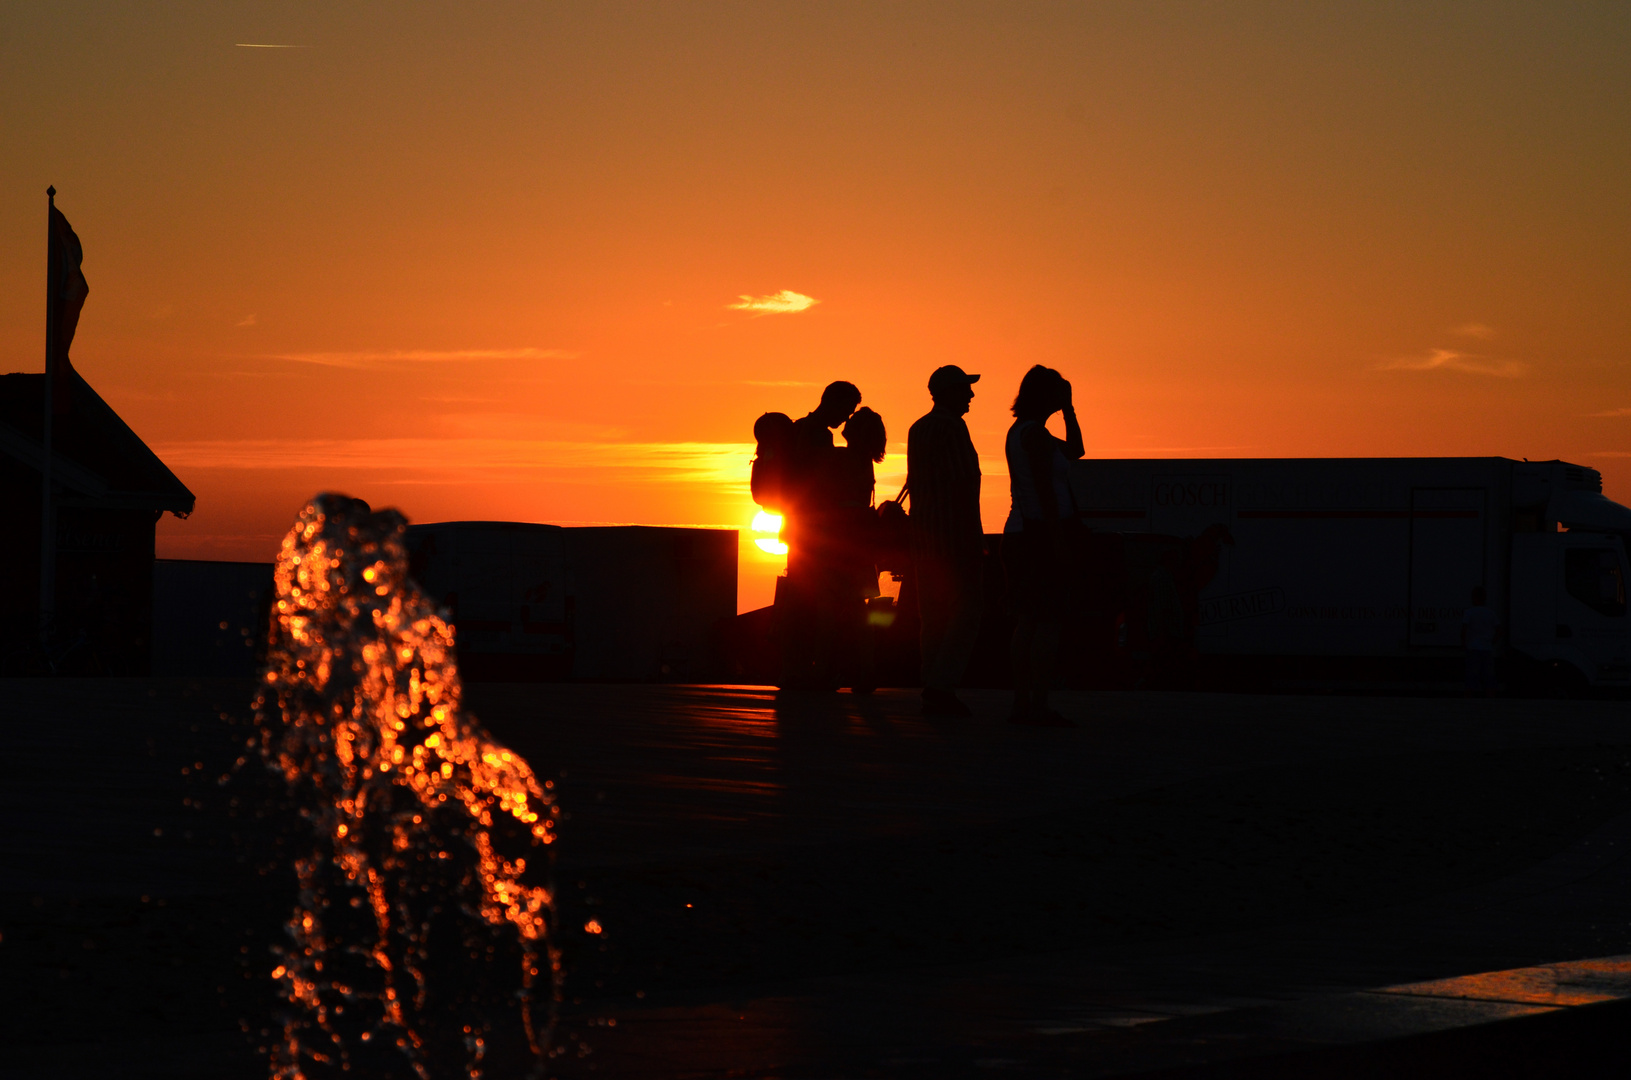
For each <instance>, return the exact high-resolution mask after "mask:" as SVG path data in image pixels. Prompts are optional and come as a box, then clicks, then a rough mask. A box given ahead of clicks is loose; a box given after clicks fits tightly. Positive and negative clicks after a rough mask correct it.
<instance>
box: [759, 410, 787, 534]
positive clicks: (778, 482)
mask: <svg viewBox="0 0 1631 1080" xmlns="http://www.w3.org/2000/svg"><path fill="white" fill-rule="evenodd" d="M753 438H754V440H755V442H756V443H757V446H755V448H754V455H753V474H752V478H751V479H750V480H749V484H748V486H749V488H750V489H751V490H752V491H753V501H754V502H756V503H758V504H759V505H760V506H762V507H764V508H765V509H766V510H770V511H778V512H779V511H780V510H781V509H782V508H783V503H784V499H785V494H784V485H785V483H786V479H787V459H788V455H789V454H790V453H791V452H792V443H793V418H792V417H790V416H788V415H787V414H786V413H779V412H767V413H765V414H764V415H763V416H761V417H759V419H757V420H755V421H754V422H753Z"/></svg>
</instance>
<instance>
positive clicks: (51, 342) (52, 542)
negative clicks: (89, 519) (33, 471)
mask: <svg viewBox="0 0 1631 1080" xmlns="http://www.w3.org/2000/svg"><path fill="white" fill-rule="evenodd" d="M45 206H46V208H45V429H44V438H43V440H42V442H43V444H44V446H45V459H44V464H43V465H42V466H41V468H40V638H41V641H42V642H44V641H45V640H46V638H47V636H48V635H49V634H50V630H51V622H52V618H53V616H54V615H55V609H56V593H57V530H56V521H55V515H54V510H53V507H52V506H51V458H52V456H53V455H52V453H51V414H52V412H53V411H54V410H53V409H52V401H51V384H52V383H53V382H55V381H56V365H57V358H56V354H57V282H56V280H55V277H54V275H53V274H52V273H51V271H52V262H51V254H52V251H53V249H54V245H53V239H54V238H53V237H52V235H51V225H52V222H51V212H52V211H53V210H55V209H56V206H57V189H56V188H55V187H54V186H53V187H48V188H46V189H45Z"/></svg>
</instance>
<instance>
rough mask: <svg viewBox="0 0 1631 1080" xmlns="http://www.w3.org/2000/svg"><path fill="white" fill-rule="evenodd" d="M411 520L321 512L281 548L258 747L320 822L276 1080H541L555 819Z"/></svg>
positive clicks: (298, 906)
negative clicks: (481, 714) (492, 1074)
mask: <svg viewBox="0 0 1631 1080" xmlns="http://www.w3.org/2000/svg"><path fill="white" fill-rule="evenodd" d="M405 528H406V521H405V519H403V517H402V516H401V515H400V514H398V513H396V512H395V511H390V510H387V511H382V512H380V513H373V512H371V511H370V509H369V507H368V505H367V504H366V503H363V502H360V501H358V500H355V499H350V498H347V497H345V496H342V495H319V496H318V497H317V498H315V499H313V500H312V502H311V503H310V505H308V506H307V507H306V508H305V509H304V510H303V511H301V514H300V517H299V519H298V520H297V521H296V522H295V525H294V528H293V529H291V530H290V532H289V535H288V536H286V537H285V538H284V540H283V546H282V549H281V551H280V552H279V553H278V558H277V564H276V568H275V571H274V580H275V584H276V599H275V601H274V605H273V610H272V618H271V628H270V635H271V636H270V641H269V645H270V648H269V652H268V662H267V668H266V673H265V676H264V684H263V685H262V687H261V690H260V693H259V696H258V697H257V699H256V702H255V715H256V723H257V726H258V738H259V743H260V750H261V753H262V755H263V757H264V759H265V760H266V762H267V764H268V766H270V767H271V768H272V769H273V770H274V771H275V772H276V773H277V774H278V775H279V776H281V778H282V780H283V782H284V784H285V785H286V787H287V789H288V792H289V794H290V796H291V797H292V799H293V802H294V805H295V806H296V807H298V809H299V813H300V817H301V819H302V827H301V830H300V833H301V836H302V838H303V839H302V840H301V841H300V844H299V850H301V851H302V852H303V853H302V854H300V855H299V856H297V857H296V858H295V859H294V865H293V868H294V872H295V876H296V879H297V882H298V890H299V891H298V896H297V899H296V901H295V906H294V911H293V914H292V916H291V918H290V920H289V923H288V937H289V940H288V941H287V943H285V944H283V945H281V946H277V947H275V948H274V952H275V953H276V960H277V966H276V967H275V968H274V969H273V971H272V977H273V978H274V980H276V983H277V987H278V990H279V993H280V995H281V997H282V999H283V1001H284V1003H285V1007H284V1009H283V1015H282V1016H281V1017H280V1027H281V1031H279V1032H277V1033H275V1038H274V1040H273V1043H274V1044H273V1046H272V1050H271V1052H272V1062H271V1066H272V1075H273V1076H274V1077H277V1078H280V1080H296V1078H312V1077H317V1076H327V1075H339V1074H340V1073H342V1072H344V1073H348V1074H349V1075H352V1076H355V1075H363V1076H404V1077H410V1076H417V1077H419V1078H422V1080H430V1078H432V1077H434V1078H436V1080H441V1078H443V1077H450V1076H457V1075H463V1076H468V1077H470V1078H471V1080H478V1078H480V1077H481V1076H483V1075H484V1071H485V1070H486V1069H489V1068H495V1067H496V1068H502V1069H503V1070H504V1071H505V1073H506V1074H507V1075H515V1074H519V1073H522V1072H530V1073H531V1074H532V1075H541V1074H542V1072H543V1065H544V1063H545V1061H546V1060H547V1058H548V1056H549V1035H550V1031H551V1024H552V1021H553V1010H554V1006H555V1000H556V997H557V994H558V986H559V973H560V960H559V954H558V952H557V950H556V948H555V947H554V945H553V940H554V937H555V926H554V921H555V913H554V906H553V897H552V894H551V891H550V889H549V887H548V884H547V878H546V872H547V869H548V859H547V853H548V849H547V845H548V844H550V843H551V842H552V841H553V840H554V829H555V818H556V809H555V805H554V802H553V800H552V799H551V797H550V795H549V793H548V791H547V790H546V789H548V788H551V787H553V784H552V783H550V782H548V781H545V782H544V783H543V784H540V783H539V781H538V779H537V778H536V777H535V776H534V775H533V772H532V770H531V768H529V767H528V765H527V763H526V762H525V761H524V760H522V758H521V756H520V755H519V754H516V753H513V752H512V751H510V750H507V749H505V748H504V747H503V746H501V745H499V744H498V743H496V742H494V741H493V739H492V738H491V737H490V736H489V735H488V734H487V733H486V732H485V731H484V730H483V729H482V727H481V726H480V725H479V724H478V723H477V722H476V720H475V718H474V717H472V716H470V715H469V714H468V713H465V712H463V711H462V710H461V709H460V706H459V697H460V687H459V676H458V670H457V667H456V665H455V663H454V657H453V634H454V631H453V627H451V626H450V625H449V624H448V623H447V621H446V620H445V619H444V618H443V617H442V615H441V614H439V613H438V611H437V609H436V607H435V606H434V605H433V604H432V603H431V602H430V601H429V600H427V599H426V598H425V597H424V596H423V595H422V594H421V593H420V592H419V590H418V588H417V587H416V586H415V584H414V583H413V581H412V580H411V579H410V578H409V577H408V573H407V567H408V560H407V552H406V549H405V547H404V545H403V535H404V530H405Z"/></svg>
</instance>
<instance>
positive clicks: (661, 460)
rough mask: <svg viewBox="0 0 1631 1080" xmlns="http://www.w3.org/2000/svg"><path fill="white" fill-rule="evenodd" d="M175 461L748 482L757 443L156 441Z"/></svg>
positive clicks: (589, 480)
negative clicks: (613, 473) (610, 475)
mask: <svg viewBox="0 0 1631 1080" xmlns="http://www.w3.org/2000/svg"><path fill="white" fill-rule="evenodd" d="M153 452H154V453H156V454H158V455H159V457H161V458H162V459H163V460H164V462H165V464H167V465H169V466H170V467H171V468H177V469H230V470H235V471H260V470H278V471H288V470H291V469H298V470H310V471H312V472H314V473H330V474H332V473H333V472H336V471H339V472H353V473H355V472H368V473H375V474H378V473H385V474H396V476H397V477H398V478H400V479H404V480H407V481H408V482H421V483H423V482H442V483H452V482H459V481H465V480H470V479H482V480H485V481H489V482H504V481H506V480H508V481H514V482H527V483H537V482H538V481H539V480H541V479H547V480H549V481H552V482H555V483H583V484H602V485H603V484H606V483H608V482H609V479H610V478H609V477H608V476H607V475H606V474H607V472H608V471H615V472H616V474H617V475H616V478H615V479H616V481H617V483H619V484H674V483H692V484H707V485H710V486H713V487H715V488H718V489H724V490H726V491H729V492H731V493H738V491H746V490H747V482H748V471H749V470H748V462H749V461H750V460H751V459H752V457H753V444H752V443H702V442H602V441H573V440H544V439H467V438H454V439H413V438H409V439H222V440H201V441H188V442H170V443H155V444H154V445H153Z"/></svg>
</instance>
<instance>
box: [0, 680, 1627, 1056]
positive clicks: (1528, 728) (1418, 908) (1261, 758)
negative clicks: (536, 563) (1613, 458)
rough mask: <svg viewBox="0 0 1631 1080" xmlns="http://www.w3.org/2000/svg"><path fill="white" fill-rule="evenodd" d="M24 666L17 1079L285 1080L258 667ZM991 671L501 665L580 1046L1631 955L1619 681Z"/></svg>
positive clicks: (13, 843) (628, 1046) (989, 1033)
mask: <svg viewBox="0 0 1631 1080" xmlns="http://www.w3.org/2000/svg"><path fill="white" fill-rule="evenodd" d="M8 691H9V693H10V695H11V703H12V704H15V705H16V707H17V709H18V710H19V711H18V712H17V713H16V714H15V715H26V716H28V717H31V718H32V720H33V722H32V723H30V724H29V725H27V726H25V727H22V728H17V729H15V730H14V731H13V736H12V738H11V742H10V747H11V749H12V759H11V766H12V768H11V771H10V773H9V774H8V784H7V785H5V786H4V787H3V788H0V811H3V812H4V814H5V818H6V821H7V822H8V825H9V828H8V829H7V830H6V831H5V832H4V833H3V834H0V858H3V859H4V860H5V865H6V866H7V867H8V872H7V875H6V878H5V880H4V882H3V883H0V934H3V936H0V965H3V966H4V967H5V971H4V979H0V984H3V985H4V986H5V987H6V988H7V990H6V993H7V999H6V1001H5V1003H4V1004H5V1007H4V1008H3V1009H0V1041H3V1042H4V1044H5V1045H6V1047H7V1054H6V1055H5V1060H4V1061H0V1077H5V1078H8V1080H9V1078H10V1077H24V1076H38V1075H53V1076H62V1077H71V1076H79V1075H83V1076H87V1077H89V1076H96V1077H99V1078H100V1077H103V1076H107V1075H129V1076H155V1077H157V1076H164V1077H166V1078H176V1077H199V1078H203V1077H209V1078H211V1080H217V1078H221V1077H236V1076H246V1077H247V1076H264V1075H265V1065H264V1061H263V1060H261V1059H257V1058H256V1057H255V1055H254V1052H253V1045H254V1043H255V1038H256V1035H257V1030H256V1027H255V1023H254V1018H255V1017H256V1016H258V1015H260V1013H259V1012H257V1010H264V1009H265V1008H267V1002H266V1001H265V1000H264V999H265V997H266V995H265V993H264V988H265V986H266V985H269V982H263V980H264V979H265V974H266V972H267V971H269V970H270V966H269V964H268V963H267V961H269V959H270V956H269V954H268V953H267V951H266V949H267V944H268V943H269V942H270V940H271V937H272V935H273V934H275V933H277V932H278V931H277V928H278V927H279V926H280V925H281V920H282V918H283V917H284V916H285V915H286V913H287V911H288V907H287V905H286V903H285V902H284V900H285V899H286V898H283V897H280V896H278V895H274V893H275V891H276V890H275V888H274V885H275V882H276V880H277V878H276V875H275V874H271V875H270V876H268V875H263V874H257V873H256V870H255V868H256V866H257V862H258V860H259V861H260V864H261V865H265V860H266V859H268V858H270V860H271V861H272V862H273V863H274V864H275V860H276V857H277V856H276V852H275V851H274V852H271V853H270V854H269V853H268V851H267V850H266V849H265V848H264V844H265V843H266V838H265V835H264V830H262V829H261V827H260V826H259V825H257V819H256V817H255V810H256V808H255V806H254V803H255V798H256V796H255V794H254V792H253V791H251V790H248V789H240V788H239V787H237V786H235V783H236V782H234V784H228V785H226V786H222V785H221V784H220V783H219V782H218V781H219V779H220V777H221V776H223V775H226V774H228V773H230V772H231V770H232V768H233V762H234V760H235V759H236V758H237V757H238V756H239V755H241V754H242V753H243V750H244V742H243V740H244V737H245V735H246V734H247V728H246V727H245V726H242V725H243V723H244V721H245V718H246V716H247V703H248V701H249V698H250V695H251V692H252V688H251V687H250V686H249V685H248V684H247V683H241V682H235V681H231V680H223V681H216V682H199V681H179V680H178V681H154V680H130V681H123V682H122V681H119V680H96V681H94V682H82V683H74V682H70V681H56V682H44V681H40V682H29V681H24V680H13V681H12V682H11V684H10V685H9V686H8ZM968 696H969V700H970V701H971V703H972V704H973V706H974V708H975V716H974V717H973V718H971V719H967V720H954V721H946V720H934V721H928V720H925V719H924V718H923V717H921V716H920V715H918V712H917V708H916V695H915V694H912V693H910V692H904V691H881V692H879V693H878V694H876V695H874V696H871V697H868V698H855V697H851V696H849V695H846V694H838V695H826V696H821V695H778V694H777V693H775V692H774V691H773V690H770V689H767V688H763V687H730V686H721V687H699V686H639V685H618V686H596V685H571V684H566V685H483V684H477V685H474V686H470V687H468V688H467V694H466V704H467V705H468V707H469V708H470V709H471V710H472V711H473V712H474V713H475V714H476V715H477V716H478V717H479V718H480V719H481V720H482V722H483V723H484V724H485V725H486V726H487V727H488V728H489V729H490V730H491V731H492V732H493V734H494V736H495V737H496V738H498V739H499V740H501V741H502V742H503V743H504V744H505V745H507V746H509V747H512V748H514V749H515V750H517V751H519V752H520V753H522V754H523V755H524V756H525V757H526V759H527V761H528V762H529V763H530V764H531V765H532V767H533V769H534V770H535V771H536V773H537V774H538V776H539V777H540V779H550V780H553V782H554V784H555V788H554V790H555V792H556V793H557V795H558V798H559V804H560V807H561V809H562V820H561V822H560V841H559V842H558V843H557V844H555V845H553V847H554V848H555V849H556V853H557V859H558V862H557V864H556V868H555V879H556V884H557V887H558V892H559V902H560V914H561V925H562V926H563V927H564V928H566V940H564V941H563V949H564V954H565V955H564V959H565V964H566V970H567V974H566V986H565V993H566V1000H565V1001H564V1002H563V1027H564V1028H565V1029H566V1030H567V1031H568V1033H569V1034H570V1035H571V1037H572V1038H573V1039H574V1040H576V1042H575V1043H574V1045H579V1044H581V1045H583V1046H585V1047H587V1053H585V1054H584V1056H582V1057H573V1058H571V1059H569V1060H567V1061H565V1062H561V1063H559V1064H558V1065H557V1071H558V1072H560V1073H561V1074H562V1075H566V1076H573V1077H576V1076H631V1077H632V1076H642V1077H648V1076H655V1077H681V1076H687V1077H711V1076H718V1077H724V1076H732V1075H747V1076H763V1075H781V1076H790V1077H796V1076H809V1077H814V1076H858V1077H859V1076H904V1077H914V1076H923V1077H930V1076H933V1077H945V1076H962V1075H986V1074H988V1073H990V1072H991V1071H993V1070H998V1071H1002V1072H1005V1073H1012V1074H1014V1075H1020V1076H1038V1077H1041V1076H1059V1075H1072V1076H1092V1075H1116V1074H1118V1073H1123V1072H1129V1071H1135V1070H1137V1069H1148V1068H1157V1067H1170V1066H1171V1065H1174V1064H1176V1063H1181V1061H1184V1060H1191V1059H1193V1058H1195V1056H1196V1055H1199V1056H1200V1058H1205V1057H1206V1056H1207V1055H1208V1054H1221V1053H1224V1051H1225V1049H1227V1048H1231V1047H1232V1048H1233V1049H1231V1050H1228V1052H1230V1053H1234V1052H1239V1051H1241V1048H1251V1047H1256V1048H1259V1049H1264V1048H1269V1049H1272V1048H1274V1047H1284V1046H1289V1045H1293V1044H1296V1043H1297V1040H1298V1039H1305V1040H1306V1039H1312V1038H1314V1037H1315V1034H1310V1033H1316V1034H1317V1033H1318V1032H1320V1031H1326V1032H1333V1031H1334V1032H1341V1031H1347V1032H1350V1033H1351V1032H1374V1031H1386V1030H1393V1028H1395V1027H1397V1026H1398V1025H1399V1024H1400V1023H1402V1022H1403V1021H1401V1020H1400V1019H1399V1017H1400V1016H1401V1015H1403V1014H1402V1013H1401V1012H1400V1010H1401V1009H1404V1010H1408V1009H1416V1010H1417V1011H1416V1012H1414V1013H1411V1014H1410V1015H1411V1016H1414V1017H1416V1020H1412V1021H1410V1022H1412V1023H1414V1022H1418V1021H1420V1018H1421V1017H1422V1016H1424V1015H1427V1013H1424V1012H1422V1011H1421V1010H1424V1009H1425V1010H1428V1011H1429V1012H1430V1013H1431V1018H1430V1022H1431V1023H1437V1024H1447V1023H1451V1022H1459V1021H1454V1018H1455V1017H1456V1016H1461V1017H1463V1018H1466V1017H1472V1018H1477V1017H1494V1016H1499V1015H1508V1014H1510V1015H1514V1016H1516V1015H1528V1014H1529V1013H1534V1012H1537V1011H1538V1012H1539V1013H1545V1012H1546V1011H1547V1010H1555V1009H1557V1008H1559V1007H1560V1006H1561V1007H1570V1006H1575V1005H1578V1003H1579V1002H1581V1001H1585V1000H1588V999H1591V996H1592V995H1593V994H1603V993H1609V991H1604V990H1601V988H1600V987H1599V986H1596V985H1595V984H1593V983H1592V982H1591V981H1590V979H1589V978H1587V977H1586V976H1584V975H1579V974H1578V973H1576V974H1575V975H1570V976H1568V977H1567V978H1559V979H1554V980H1553V981H1552V982H1551V983H1550V984H1548V983H1546V981H1545V979H1544V978H1541V977H1540V976H1537V975H1535V974H1534V973H1533V972H1530V973H1528V974H1522V975H1518V974H1513V973H1512V972H1513V969H1519V968H1527V967H1533V966H1534V965H1543V964H1550V963H1552V962H1554V961H1559V960H1566V959H1568V960H1572V959H1577V958H1582V957H1594V956H1595V957H1613V956H1619V955H1622V954H1625V953H1627V952H1631V926H1628V923H1631V920H1628V918H1627V916H1626V915H1625V903H1624V897H1626V896H1628V895H1631V867H1628V865H1627V860H1626V858H1625V853H1626V852H1628V851H1631V766H1628V759H1631V750H1628V747H1627V743H1628V742H1631V729H1628V728H1627V727H1626V724H1625V719H1624V705H1623V703H1617V702H1507V701H1460V700H1453V701H1445V700H1419V701H1412V700H1400V699H1385V698H1369V699H1366V698H1335V697H1332V698H1306V697H1305V698H1297V697H1286V696H1281V697H1253V696H1246V695H1217V696H1214V695H1188V694H1069V695H1062V696H1061V702H1060V704H1061V707H1062V708H1064V709H1067V710H1068V711H1070V712H1071V713H1072V714H1073V715H1074V716H1076V717H1077V718H1078V719H1080V720H1081V721H1082V726H1081V727H1079V728H1077V729H1075V730H1049V729H1035V728H1014V727H1009V726H1007V725H1005V724H1003V723H1002V718H1003V714H1004V709H1005V706H1006V701H1005V698H1004V695H1000V694H980V693H975V694H970V695H968ZM65 782H66V783H67V785H68V788H67V789H71V790H72V792H73V797H72V798H65V797H63V793H64V791H65V790H67V789H65V788H64V783H65ZM590 924H594V926H595V927H596V928H597V929H598V930H599V931H600V932H599V933H591V932H589V931H588V930H586V929H583V928H585V927H588V926H589V925H590ZM87 943H89V944H87ZM1475 972H1484V973H1502V974H1500V975H1499V976H1498V977H1497V976H1488V977H1484V978H1482V981H1480V980H1478V979H1472V980H1469V979H1467V978H1466V976H1467V975H1468V973H1475ZM1443 980H1457V981H1455V982H1454V983H1453V985H1452V984H1449V983H1444V984H1443V985H1440V983H1441V982H1442V981H1443ZM1571 980H1572V981H1571ZM18 988H26V991H27V992H26V993H20V992H19V991H18ZM1366 988H1384V990H1383V991H1375V990H1373V989H1372V990H1367V989H1366ZM1412 988H1414V989H1412ZM1356 994H1357V995H1358V996H1355V995H1356ZM1321 1001H1325V1002H1336V1003H1337V1004H1338V1005H1339V1006H1340V1009H1338V1013H1340V1015H1339V1016H1336V1018H1335V1019H1333V1016H1334V1015H1336V1014H1333V1013H1332V1012H1331V1011H1330V1010H1329V1009H1327V1010H1326V1011H1325V1012H1323V1013H1318V1014H1317V1015H1316V1014H1314V1013H1308V1012H1306V1011H1305V1012H1298V1011H1297V1010H1300V1009H1301V1010H1306V1009H1308V1008H1312V1007H1313V1006H1311V1005H1310V1003H1311V1002H1312V1003H1317V1002H1321ZM1401 1003H1402V1004H1401ZM1422 1003H1425V1004H1422ZM1590 1007H1592V1008H1596V1007H1599V1006H1595V1005H1593V1006H1590ZM87 1010H89V1012H87ZM1503 1010H1505V1012H1503ZM87 1015H94V1016H96V1017H97V1018H98V1021H97V1023H96V1024H94V1025H90V1026H87V1024H86V1023H85V1017H86V1016H87ZM1343 1017H1346V1019H1343ZM1252 1018H1256V1019H1252ZM240 1020H245V1021H248V1026H247V1035H248V1038H247V1039H246V1031H244V1030H240ZM1299 1025H1300V1026H1299ZM1390 1025H1391V1026H1390ZM1299 1032H1301V1034H1299ZM1320 1037H1324V1036H1320ZM1330 1037H1331V1038H1337V1037H1338V1035H1331V1036H1330ZM1341 1037H1348V1036H1341ZM1184 1055H1190V1056H1189V1057H1185V1056H1184Z"/></svg>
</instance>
